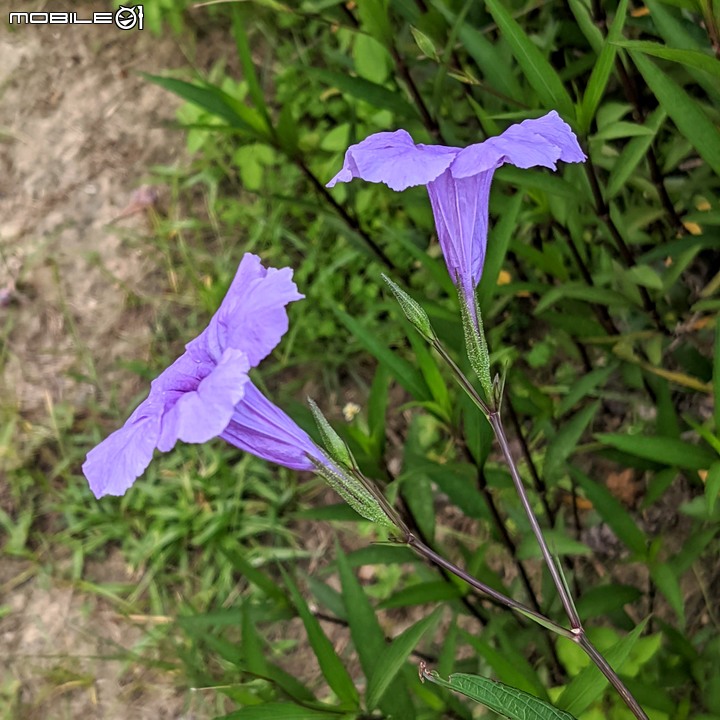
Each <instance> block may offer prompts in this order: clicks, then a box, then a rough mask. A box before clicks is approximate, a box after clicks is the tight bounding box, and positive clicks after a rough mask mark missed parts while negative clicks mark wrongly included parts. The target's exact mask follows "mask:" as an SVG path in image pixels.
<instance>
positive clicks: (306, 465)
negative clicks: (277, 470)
mask: <svg viewBox="0 0 720 720" xmlns="http://www.w3.org/2000/svg"><path fill="white" fill-rule="evenodd" d="M220 437H221V438H222V439H223V440H227V442H229V443H230V444H231V445H235V447H239V448H240V449H241V450H245V451H246V452H250V453H252V454H253V455H257V456H258V457H261V458H265V459H266V460H271V461H272V462H275V463H277V464H278V465H284V466H285V467H289V468H292V469H293V470H311V471H313V470H315V466H314V465H313V463H312V462H311V461H310V459H309V458H310V457H314V458H315V459H316V460H317V461H318V462H321V463H322V464H324V465H327V464H328V463H329V461H328V460H327V458H326V457H325V454H324V453H322V452H321V451H320V449H319V448H318V447H317V445H315V443H314V442H313V441H312V440H311V438H310V436H309V435H308V434H307V433H306V432H305V431H304V430H301V429H300V428H299V427H298V426H297V425H296V424H295V423H294V422H293V421H292V420H291V419H290V418H289V417H288V416H287V415H286V414H285V413H284V412H283V411H282V410H281V409H280V408H279V407H277V406H276V405H273V404H272V403H271V402H270V401H269V400H268V399H267V398H266V397H265V396H264V395H263V394H262V393H261V392H260V391H259V390H258V389H257V388H256V387H255V385H253V384H252V382H250V381H248V382H247V384H246V385H245V396H244V397H243V399H242V401H241V402H240V403H239V404H238V405H237V407H236V408H235V412H234V413H233V416H232V418H231V419H230V423H229V424H228V426H227V427H226V428H225V430H223V432H222V433H221V434H220Z"/></svg>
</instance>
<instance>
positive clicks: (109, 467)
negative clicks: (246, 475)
mask: <svg viewBox="0 0 720 720" xmlns="http://www.w3.org/2000/svg"><path fill="white" fill-rule="evenodd" d="M302 297H303V295H301V294H300V293H299V292H298V291H297V287H296V286H295V283H294V282H293V281H292V270H291V269H290V268H283V269H282V270H277V269H275V268H267V269H266V268H264V267H263V266H262V265H261V264H260V258H259V257H257V256H256V255H251V254H246V255H245V256H244V257H243V259H242V261H241V263H240V267H239V268H238V271H237V273H236V275H235V279H234V280H233V282H232V284H231V285H230V288H229V290H228V292H227V295H226V296H225V298H224V300H223V301H222V304H221V305H220V308H219V309H218V311H217V312H216V313H215V315H214V316H213V317H212V319H211V320H210V323H209V324H208V326H207V328H205V330H203V332H202V333H201V334H200V335H199V336H198V337H196V338H195V339H194V340H192V341H190V342H189V343H188V344H187V345H186V346H185V352H184V353H183V354H182V355H181V356H180V357H179V358H178V359H177V360H176V361H175V362H174V363H173V364H172V365H170V367H168V368H167V369H166V370H164V371H163V372H162V373H161V374H160V375H159V376H158V377H157V378H155V380H153V382H152V383H151V386H150V393H149V395H148V396H147V398H146V399H145V400H143V402H142V403H140V405H139V406H138V407H137V409H136V410H135V412H133V414H132V415H131V416H130V417H129V418H128V420H127V422H126V423H125V425H123V427H121V428H120V429H119V430H116V431H115V432H114V433H112V434H111V435H110V436H109V437H108V438H106V439H105V440H104V441H103V442H101V443H100V444H99V445H98V446H97V447H95V448H94V449H93V450H91V451H90V452H89V453H88V455H87V459H86V460H85V463H84V464H83V472H84V473H85V477H86V478H87V479H88V482H89V483H90V488H91V490H92V491H93V493H94V494H95V496H96V497H98V498H100V497H102V496H103V495H123V494H124V493H125V491H126V490H127V489H128V488H129V487H130V486H131V485H132V484H133V483H134V482H135V480H136V479H137V478H138V477H139V476H140V475H142V473H143V472H144V471H145V468H147V466H148V465H149V463H150V460H151V459H152V455H153V451H154V450H155V448H157V449H158V450H161V451H162V452H167V451H169V450H171V449H172V448H173V447H174V446H175V443H176V442H177V441H178V440H182V441H184V442H189V443H203V442H206V441H208V440H210V439H211V438H213V437H216V436H222V437H224V438H225V439H226V440H228V441H229V442H231V443H233V444H234V445H237V446H238V447H241V448H243V449H247V450H249V451H250V452H253V453H255V454H256V455H259V456H260V457H262V458H264V459H266V460H270V461H271V462H277V463H279V464H283V465H288V467H295V468H298V469H313V467H312V463H310V461H309V460H307V459H304V460H303V459H302V458H304V457H305V456H304V455H303V453H305V452H311V451H313V449H315V446H314V444H313V443H312V441H311V440H310V438H309V437H308V436H307V435H306V434H305V433H303V431H302V430H300V429H299V428H298V427H297V426H295V424H294V423H293V422H292V420H290V418H289V417H287V416H286V415H285V414H284V413H283V412H282V411H281V410H279V409H278V408H276V407H275V406H273V405H272V403H270V402H269V401H268V400H267V399H265V398H264V397H263V396H262V395H261V394H260V393H259V391H258V390H257V389H256V388H255V386H254V385H253V384H252V383H251V382H250V380H249V379H248V374H247V373H248V371H249V370H250V368H252V367H255V366H256V365H257V364H258V363H259V362H260V361H261V360H262V359H263V358H265V357H266V356H267V355H269V354H270V352H272V350H273V348H274V347H275V346H276V345H277V344H278V343H279V342H280V339H281V338H282V336H283V335H284V334H285V332H286V331H287V329H288V318H287V310H286V308H285V306H286V305H287V304H288V303H289V302H292V301H294V300H300V299H301V298H302ZM265 437H268V438H270V440H272V442H271V441H270V440H268V441H265V440H263V438H265ZM284 443H285V444H284ZM293 443H295V447H294V450H295V454H294V455H293V453H292V452H291V450H290V449H288V448H289V447H290V446H292V445H293ZM286 446H287V447H286ZM318 452H319V451H316V452H315V454H316V455H317V453H318ZM322 457H324V456H320V459H321V458H322Z"/></svg>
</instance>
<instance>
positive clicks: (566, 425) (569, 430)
mask: <svg viewBox="0 0 720 720" xmlns="http://www.w3.org/2000/svg"><path fill="white" fill-rule="evenodd" d="M599 407H600V401H599V400H596V401H595V402H593V403H590V405H587V406H586V407H584V408H583V409H582V410H580V411H578V412H577V413H575V415H573V417H572V418H571V419H570V420H565V421H564V422H563V425H562V427H561V428H560V430H558V432H557V433H556V434H555V437H553V438H552V440H550V442H549V444H548V447H547V450H546V451H545V462H544V464H543V475H544V476H545V479H546V480H547V482H549V483H554V482H556V481H557V480H558V479H559V478H560V476H561V475H562V472H563V469H564V466H565V461H566V460H567V459H568V458H569V457H570V455H572V453H573V451H574V450H575V447H576V446H577V444H578V443H579V442H580V438H581V437H582V436H583V433H584V432H585V430H586V429H587V426H588V425H589V424H590V422H591V421H592V419H593V418H594V417H595V413H596V412H597V411H598V408H599Z"/></svg>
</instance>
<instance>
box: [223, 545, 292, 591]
mask: <svg viewBox="0 0 720 720" xmlns="http://www.w3.org/2000/svg"><path fill="white" fill-rule="evenodd" d="M219 550H220V552H221V553H222V554H223V555H224V556H225V557H226V558H227V559H228V560H229V561H230V563H231V564H232V566H233V569H234V570H236V571H237V573H238V574H239V575H242V577H244V578H245V579H246V580H247V581H248V582H250V583H252V584H253V585H255V586H256V587H257V588H259V589H260V590H262V591H263V592H264V593H265V594H266V595H267V596H268V597H269V598H272V599H273V600H274V601H275V602H277V603H280V604H285V603H287V601H288V600H287V596H286V594H285V592H284V591H283V590H282V588H280V586H279V585H277V584H276V583H275V582H274V581H273V580H271V579H270V578H269V577H268V576H267V575H266V574H265V573H264V572H262V571H261V570H258V569H257V568H256V567H253V566H252V565H251V564H250V563H249V562H248V560H247V559H246V558H245V556H244V555H243V554H242V553H240V552H238V551H237V550H234V549H233V548H226V547H223V546H220V547H219Z"/></svg>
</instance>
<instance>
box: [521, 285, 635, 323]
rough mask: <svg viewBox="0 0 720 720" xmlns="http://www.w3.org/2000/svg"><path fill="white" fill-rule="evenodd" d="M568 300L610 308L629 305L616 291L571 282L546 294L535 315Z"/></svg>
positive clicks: (626, 299)
mask: <svg viewBox="0 0 720 720" xmlns="http://www.w3.org/2000/svg"><path fill="white" fill-rule="evenodd" d="M568 298H569V299H571V300H583V301H584V302H588V303H597V304H598V305H607V306H608V307H614V306H616V305H622V306H623V307H624V306H626V305H627V304H628V298H626V297H625V296H623V295H621V294H620V293H618V292H617V291H616V290H610V289H609V288H601V287H588V286H587V285H585V284H584V283H581V282H569V283H564V284H563V285H560V286H558V287H554V288H552V290H549V291H548V292H546V293H545V295H544V296H543V297H542V298H541V299H540V301H539V302H538V304H537V306H536V307H535V311H534V314H535V315H540V314H542V313H543V312H544V311H545V310H547V309H548V308H549V307H552V306H553V305H554V304H555V303H556V302H559V301H560V300H565V299H568Z"/></svg>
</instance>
